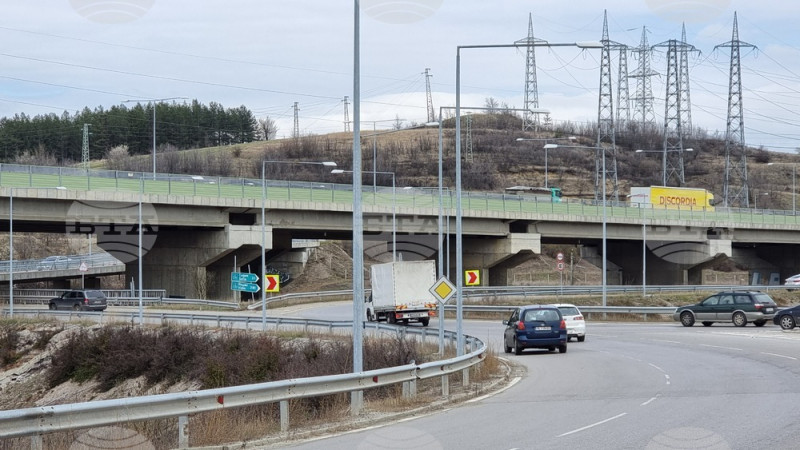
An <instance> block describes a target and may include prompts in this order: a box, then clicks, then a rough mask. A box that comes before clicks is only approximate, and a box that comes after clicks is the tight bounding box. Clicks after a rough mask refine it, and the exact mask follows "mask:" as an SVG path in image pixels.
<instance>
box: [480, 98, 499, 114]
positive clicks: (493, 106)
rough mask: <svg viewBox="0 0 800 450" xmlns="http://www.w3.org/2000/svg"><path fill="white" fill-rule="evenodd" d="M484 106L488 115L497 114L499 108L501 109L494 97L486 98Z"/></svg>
mask: <svg viewBox="0 0 800 450" xmlns="http://www.w3.org/2000/svg"><path fill="white" fill-rule="evenodd" d="M483 106H485V107H486V113H487V114H497V108H499V107H500V102H498V101H497V99H495V98H494V97H486V100H485V102H484V104H483Z"/></svg>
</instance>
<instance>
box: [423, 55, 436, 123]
mask: <svg viewBox="0 0 800 450" xmlns="http://www.w3.org/2000/svg"><path fill="white" fill-rule="evenodd" d="M431 77H433V75H431V69H427V68H426V69H425V97H426V98H427V99H428V122H436V112H435V111H434V110H433V95H431Z"/></svg>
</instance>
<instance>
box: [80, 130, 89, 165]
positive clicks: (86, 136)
mask: <svg viewBox="0 0 800 450" xmlns="http://www.w3.org/2000/svg"><path fill="white" fill-rule="evenodd" d="M82 150H83V151H82V152H81V153H82V155H83V168H84V169H86V170H89V124H88V123H85V124H83V148H82Z"/></svg>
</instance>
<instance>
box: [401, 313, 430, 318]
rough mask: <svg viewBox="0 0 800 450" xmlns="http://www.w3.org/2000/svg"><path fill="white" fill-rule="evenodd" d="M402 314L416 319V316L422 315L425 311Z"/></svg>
mask: <svg viewBox="0 0 800 450" xmlns="http://www.w3.org/2000/svg"><path fill="white" fill-rule="evenodd" d="M404 316H405V317H408V318H409V319H416V318H419V317H424V316H425V313H408V314H404Z"/></svg>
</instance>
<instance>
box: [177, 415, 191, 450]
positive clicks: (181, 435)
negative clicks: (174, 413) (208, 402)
mask: <svg viewBox="0 0 800 450" xmlns="http://www.w3.org/2000/svg"><path fill="white" fill-rule="evenodd" d="M178 448H189V416H186V415H183V416H178Z"/></svg>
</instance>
